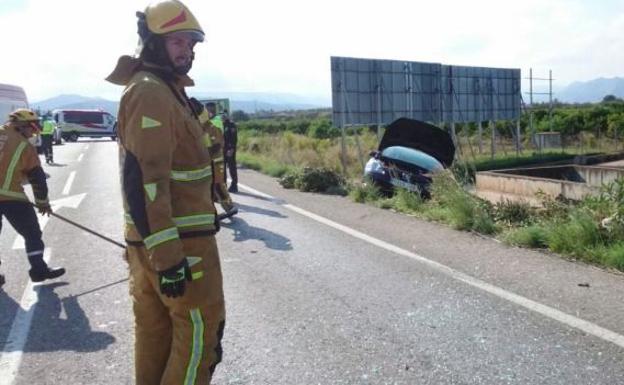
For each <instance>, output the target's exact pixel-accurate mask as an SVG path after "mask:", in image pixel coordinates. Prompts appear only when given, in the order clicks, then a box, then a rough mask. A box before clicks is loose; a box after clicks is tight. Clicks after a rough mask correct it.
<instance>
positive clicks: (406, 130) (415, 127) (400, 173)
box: [364, 118, 455, 198]
mask: <svg viewBox="0 0 624 385" xmlns="http://www.w3.org/2000/svg"><path fill="white" fill-rule="evenodd" d="M370 155H371V158H370V159H369V161H368V162H367V163H366V166H365V167H364V176H365V177H366V178H369V179H370V180H371V181H372V182H373V183H374V184H375V185H377V186H379V188H380V189H381V190H382V192H384V193H392V192H393V191H394V189H395V188H396V187H401V188H404V189H406V190H409V191H412V192H418V193H420V194H421V196H423V197H424V198H428V197H429V191H428V187H429V185H430V184H431V176H432V175H433V174H435V173H438V172H440V171H442V170H444V169H445V168H448V167H450V166H451V165H452V164H453V159H454V157H455V146H454V144H453V140H452V139H451V136H450V135H449V134H448V133H447V132H446V131H444V130H442V129H440V128H438V127H436V126H433V125H431V124H428V123H425V122H421V121H419V120H414V119H407V118H400V119H397V120H395V121H394V122H392V123H391V124H390V125H388V126H387V128H386V131H385V132H384V135H383V137H382V138H381V142H380V143H379V148H378V149H377V151H373V152H371V154H370Z"/></svg>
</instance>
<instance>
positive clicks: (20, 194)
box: [0, 108, 65, 285]
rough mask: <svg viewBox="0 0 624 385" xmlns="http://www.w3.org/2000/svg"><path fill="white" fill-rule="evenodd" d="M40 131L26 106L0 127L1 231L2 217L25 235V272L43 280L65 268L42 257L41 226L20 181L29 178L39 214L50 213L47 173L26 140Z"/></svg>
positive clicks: (19, 232) (11, 115)
mask: <svg viewBox="0 0 624 385" xmlns="http://www.w3.org/2000/svg"><path fill="white" fill-rule="evenodd" d="M40 130H41V127H40V126H39V118H38V117H37V114H35V113H34V112H33V111H31V110H28V109H25V108H21V109H17V110H15V111H13V112H12V113H11V114H10V115H9V121H8V122H6V123H5V124H4V125H3V126H1V127H0V183H1V184H0V231H1V230H2V217H5V218H6V219H7V220H8V221H9V223H10V224H11V225H12V226H13V228H14V229H15V231H17V233H18V234H20V235H21V236H22V237H24V240H25V243H26V255H27V256H28V262H29V263H30V270H29V272H28V273H29V275H30V279H31V280H32V281H33V282H42V281H45V280H46V279H52V278H57V277H60V276H61V275H63V274H65V269H63V268H50V267H48V264H47V263H46V262H45V261H44V260H43V251H44V249H45V246H44V244H43V241H42V239H41V235H42V234H41V227H40V226H39V221H38V220H37V215H36V214H35V210H34V208H33V205H32V204H31V203H30V201H29V200H28V197H27V196H26V194H25V193H24V188H23V187H22V181H23V180H28V181H29V182H30V184H31V186H32V189H33V194H34V196H35V206H36V207H37V209H38V210H39V213H41V214H43V215H50V214H51V213H52V208H51V207H50V203H49V201H48V186H47V184H46V176H45V173H44V172H43V169H42V168H41V163H40V162H39V156H38V155H37V150H35V147H34V146H33V145H32V144H31V143H30V142H29V141H28V139H29V138H31V137H32V136H33V135H34V134H35V133H37V132H39V131H40ZM2 283H4V277H3V276H0V285H1V284H2Z"/></svg>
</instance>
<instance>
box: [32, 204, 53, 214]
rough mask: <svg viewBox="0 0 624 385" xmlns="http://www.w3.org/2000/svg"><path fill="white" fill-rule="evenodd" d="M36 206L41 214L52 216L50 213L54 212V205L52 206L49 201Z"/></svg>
mask: <svg viewBox="0 0 624 385" xmlns="http://www.w3.org/2000/svg"><path fill="white" fill-rule="evenodd" d="M36 206H37V211H39V214H41V215H47V216H50V214H52V207H50V204H49V203H37V204H36Z"/></svg>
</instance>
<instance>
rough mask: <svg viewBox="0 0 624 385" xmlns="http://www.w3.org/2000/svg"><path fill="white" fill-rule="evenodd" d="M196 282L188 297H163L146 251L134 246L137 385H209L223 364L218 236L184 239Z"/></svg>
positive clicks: (132, 288)
mask: <svg viewBox="0 0 624 385" xmlns="http://www.w3.org/2000/svg"><path fill="white" fill-rule="evenodd" d="M183 242H184V250H185V252H186V253H187V254H189V255H188V256H187V260H188V261H189V265H191V272H192V273H193V281H192V282H187V283H186V292H185V293H184V296H182V297H178V298H169V297H166V296H163V295H162V294H160V286H159V284H158V274H157V273H156V271H154V269H153V268H152V267H151V266H150V263H149V257H148V254H147V251H146V249H145V248H144V247H136V246H129V247H128V251H127V257H128V262H129V266H130V295H131V296H132V300H133V311H134V317H135V345H134V348H135V349H134V351H135V376H136V384H137V385H182V384H184V385H206V384H210V380H211V378H212V374H213V373H214V370H215V368H216V366H217V364H218V363H219V362H221V355H222V348H221V338H222V337H223V329H224V327H225V303H224V300H223V284H222V276H221V266H220V263H219V255H218V251H217V246H216V242H215V239H214V236H206V237H196V238H188V239H183Z"/></svg>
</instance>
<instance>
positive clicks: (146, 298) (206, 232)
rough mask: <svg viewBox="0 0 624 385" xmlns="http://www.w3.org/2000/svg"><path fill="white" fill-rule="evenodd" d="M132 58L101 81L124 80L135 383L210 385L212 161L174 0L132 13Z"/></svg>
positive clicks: (217, 321) (190, 50)
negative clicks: (191, 95) (189, 91)
mask: <svg viewBox="0 0 624 385" xmlns="http://www.w3.org/2000/svg"><path fill="white" fill-rule="evenodd" d="M137 17H138V32H139V37H140V46H139V49H138V57H130V56H122V57H121V58H120V59H119V61H118V63H117V66H116V68H115V70H114V71H113V72H112V73H111V74H110V75H109V76H108V77H107V80H108V81H110V82H112V83H114V84H117V85H123V86H125V88H124V91H123V94H122V96H121V100H120V104H119V114H118V122H119V123H118V131H117V133H118V137H119V157H120V173H121V180H122V198H123V203H124V210H125V214H126V226H125V237H126V242H127V244H128V247H127V251H126V256H127V260H128V263H129V266H130V269H129V270H130V284H129V286H130V294H131V296H132V304H133V311H134V321H135V322H134V325H135V344H134V361H135V364H134V367H135V381H136V385H157V384H160V385H166V384H167V385H169V384H171V385H173V384H176V385H178V384H189V385H190V384H194V385H206V384H209V383H210V381H211V378H212V375H213V372H214V371H215V368H216V366H217V364H218V363H219V362H221V354H222V348H221V338H222V337H223V331H224V328H225V301H224V298H223V283H222V281H223V278H222V274H221V264H220V260H219V252H218V249H217V243H216V239H215V234H216V232H217V231H218V230H219V223H218V221H217V218H216V209H215V206H214V203H213V200H212V186H213V179H212V178H213V166H212V157H211V153H210V151H209V149H208V148H207V147H206V146H205V145H204V142H203V137H204V129H203V127H202V123H201V122H200V121H199V118H198V116H197V114H195V113H194V110H193V108H192V106H191V104H190V103H191V102H190V100H189V99H188V97H187V95H186V91H185V87H189V86H192V85H193V80H191V78H190V77H189V76H188V75H187V73H188V72H189V70H190V69H191V67H192V64H193V59H194V47H195V44H196V43H199V42H202V41H203V40H204V32H203V30H202V28H201V26H200V25H199V23H198V22H197V19H196V18H195V16H193V14H192V13H191V12H190V10H189V9H188V8H187V7H186V6H185V5H184V4H182V3H181V2H180V1H178V0H160V1H157V2H154V3H152V4H150V5H149V6H148V7H147V8H146V10H145V12H137Z"/></svg>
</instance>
